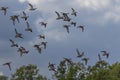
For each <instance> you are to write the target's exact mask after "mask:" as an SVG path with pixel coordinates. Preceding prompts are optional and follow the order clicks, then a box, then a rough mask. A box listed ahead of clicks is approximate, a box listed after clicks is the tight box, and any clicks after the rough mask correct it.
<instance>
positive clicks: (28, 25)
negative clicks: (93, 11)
mask: <svg viewBox="0 0 120 80" xmlns="http://www.w3.org/2000/svg"><path fill="white" fill-rule="evenodd" d="M26 24H27V28H26V29H25V31H29V32H32V28H30V24H29V23H28V22H26Z"/></svg>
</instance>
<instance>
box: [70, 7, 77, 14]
mask: <svg viewBox="0 0 120 80" xmlns="http://www.w3.org/2000/svg"><path fill="white" fill-rule="evenodd" d="M71 9H72V13H71V15H74V16H77V12H76V11H75V10H74V9H73V8H71Z"/></svg>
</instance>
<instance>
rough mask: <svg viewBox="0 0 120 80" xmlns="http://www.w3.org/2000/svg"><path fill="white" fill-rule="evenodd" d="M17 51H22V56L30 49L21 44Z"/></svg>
mask: <svg viewBox="0 0 120 80" xmlns="http://www.w3.org/2000/svg"><path fill="white" fill-rule="evenodd" d="M17 52H20V56H22V55H23V54H28V52H29V51H28V50H26V49H25V48H24V47H22V46H20V47H19V48H18V50H17Z"/></svg>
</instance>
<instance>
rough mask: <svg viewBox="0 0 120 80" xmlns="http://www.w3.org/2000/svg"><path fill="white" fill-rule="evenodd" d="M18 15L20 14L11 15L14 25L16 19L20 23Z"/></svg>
mask: <svg viewBox="0 0 120 80" xmlns="http://www.w3.org/2000/svg"><path fill="white" fill-rule="evenodd" d="M18 17H19V15H13V16H10V20H12V21H13V25H15V21H17V22H18V23H20V21H19V18H18Z"/></svg>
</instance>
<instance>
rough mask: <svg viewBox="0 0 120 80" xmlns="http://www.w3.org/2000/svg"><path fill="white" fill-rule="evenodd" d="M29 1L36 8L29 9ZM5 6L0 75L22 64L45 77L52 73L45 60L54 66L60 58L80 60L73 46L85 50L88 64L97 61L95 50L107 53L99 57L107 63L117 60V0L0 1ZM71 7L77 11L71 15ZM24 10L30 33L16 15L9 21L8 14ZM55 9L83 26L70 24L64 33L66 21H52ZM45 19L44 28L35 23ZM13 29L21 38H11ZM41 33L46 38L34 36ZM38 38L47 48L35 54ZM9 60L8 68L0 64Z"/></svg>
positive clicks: (1, 18) (0, 18) (119, 19)
mask: <svg viewBox="0 0 120 80" xmlns="http://www.w3.org/2000/svg"><path fill="white" fill-rule="evenodd" d="M28 3H31V4H33V5H34V7H36V8H37V9H36V10H35V11H29V5H28ZM3 6H6V7H8V11H7V14H6V16H4V15H3V12H2V11H0V75H7V76H10V75H11V74H13V73H14V72H15V70H16V69H17V68H19V67H21V66H22V65H28V64H34V65H37V66H38V68H39V69H40V74H43V75H45V76H48V77H50V76H49V74H51V73H52V72H50V71H49V69H48V63H49V62H51V63H55V64H56V66H57V65H58V63H59V61H61V60H63V57H66V58H71V59H72V60H73V61H80V59H78V58H76V56H77V53H76V48H78V49H79V50H80V51H82V52H85V57H89V59H90V60H89V63H88V65H92V64H94V63H95V62H96V61H97V60H98V56H97V55H98V53H100V54H101V55H102V53H101V52H100V51H103V50H106V51H108V52H109V54H110V56H109V58H108V59H106V58H105V57H102V58H103V59H105V60H106V61H108V62H109V63H110V64H112V63H115V62H117V61H120V58H119V56H120V49H119V48H120V36H119V33H120V23H119V22H120V0H0V7H3ZM71 8H74V9H75V10H76V11H77V12H78V13H77V16H76V17H75V16H72V15H70V13H71V12H72V10H71ZM23 11H25V12H26V14H27V15H28V16H29V18H28V20H27V21H28V22H29V23H30V27H31V28H32V29H33V32H32V33H30V32H26V31H25V30H24V29H25V27H26V23H25V21H24V20H22V19H21V18H20V23H17V22H16V24H15V26H14V25H13V24H12V21H11V20H10V16H12V15H15V14H17V15H20V16H21V15H22V12H23ZM55 11H57V12H67V13H69V16H70V18H71V21H76V22H77V26H79V25H84V27H85V30H84V32H82V31H81V30H79V29H78V28H76V27H73V26H70V33H69V34H68V33H67V32H66V30H65V29H64V28H63V25H65V24H70V22H65V21H62V20H56V17H57V15H56V13H55ZM41 21H44V22H47V28H44V27H43V26H41V25H40V24H39V22H41ZM14 28H16V29H17V30H18V32H21V33H22V34H23V36H24V39H18V38H15V31H14ZM39 34H44V35H45V37H46V39H45V40H41V39H39V38H38V35H39ZM9 39H13V40H14V41H15V42H17V43H18V44H19V45H20V46H24V47H25V48H26V49H27V50H29V53H28V54H25V55H23V56H22V57H20V55H19V53H18V52H17V48H12V47H11V42H10V41H9ZM42 41H47V42H48V43H47V48H46V49H44V50H43V51H42V53H41V54H40V53H38V52H37V51H36V49H35V48H34V47H33V45H34V44H38V43H40V42H42ZM9 61H11V62H12V64H11V67H12V71H9V69H8V68H7V67H6V66H3V65H2V64H3V63H5V62H9Z"/></svg>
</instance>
